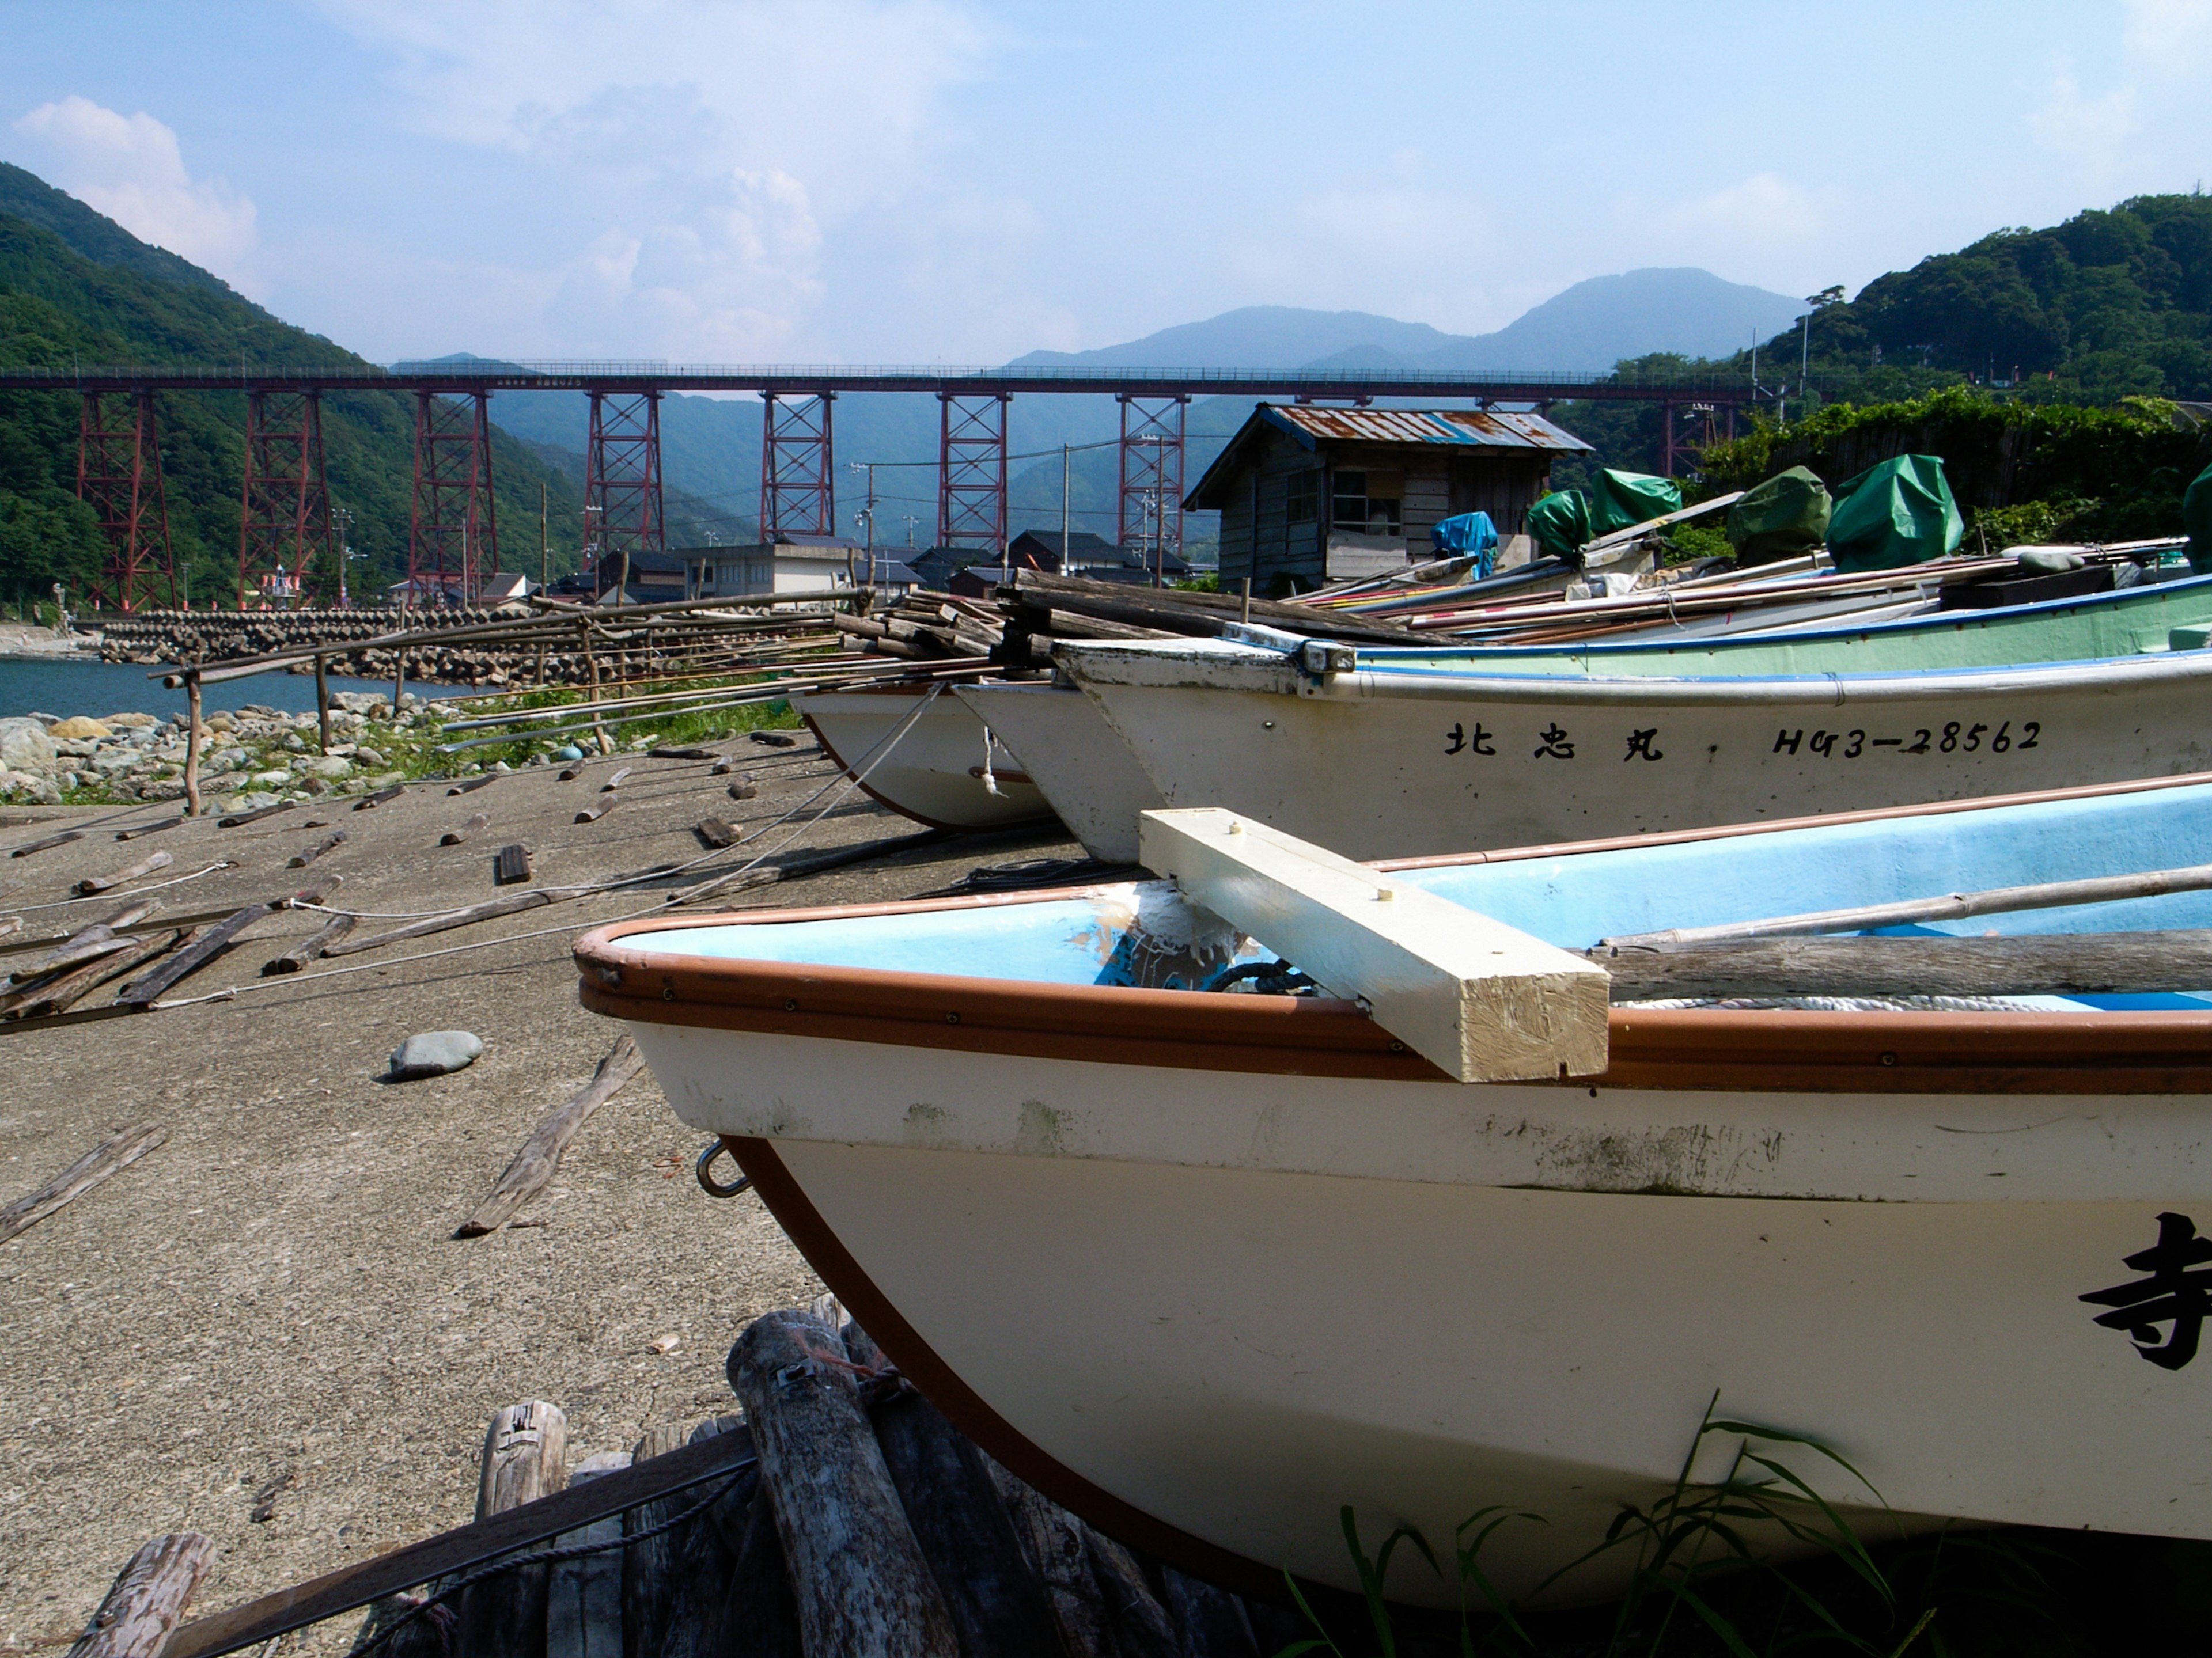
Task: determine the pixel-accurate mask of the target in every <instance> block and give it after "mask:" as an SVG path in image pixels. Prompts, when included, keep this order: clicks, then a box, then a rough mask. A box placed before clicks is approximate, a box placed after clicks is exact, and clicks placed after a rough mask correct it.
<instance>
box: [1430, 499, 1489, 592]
mask: <svg viewBox="0 0 2212 1658" xmlns="http://www.w3.org/2000/svg"><path fill="white" fill-rule="evenodd" d="M1429 539H1430V541H1431V542H1432V543H1434V544H1435V545H1436V550H1437V552H1438V553H1440V554H1442V555H1443V556H1445V557H1447V558H1463V557H1465V556H1467V555H1468V554H1469V553H1472V554H1474V556H1475V557H1476V559H1477V560H1479V561H1480V562H1478V563H1477V564H1476V565H1475V567H1474V574H1475V579H1476V580H1481V579H1482V578H1483V577H1485V576H1486V575H1488V574H1490V564H1491V560H1492V557H1493V556H1495V555H1496V552H1497V549H1498V526H1497V525H1495V524H1492V522H1491V521H1490V514H1489V513H1457V514H1455V515H1454V516H1453V517H1450V518H1448V519H1440V520H1439V521H1438V522H1437V524H1436V525H1434V526H1433V527H1432V528H1431V530H1430V531H1429Z"/></svg>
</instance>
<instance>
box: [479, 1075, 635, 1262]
mask: <svg viewBox="0 0 2212 1658" xmlns="http://www.w3.org/2000/svg"><path fill="white" fill-rule="evenodd" d="M644 1064H645V1056H644V1055H643V1054H640V1053H639V1052H638V1051H637V1044H636V1043H635V1042H632V1041H631V1040H630V1039H629V1035H628V1033H624V1034H623V1035H621V1036H618V1037H617V1038H616V1039H615V1045H614V1047H613V1048H611V1049H609V1050H608V1053H607V1056H606V1058H605V1059H603V1060H600V1061H599V1069H598V1070H597V1071H595V1072H592V1079H591V1081H589V1082H588V1083H586V1084H584V1086H583V1087H582V1088H581V1089H580V1090H577V1092H576V1093H575V1095H574V1097H572V1098H570V1099H569V1100H568V1102H565V1103H564V1104H562V1105H557V1106H556V1107H554V1108H553V1109H552V1110H551V1111H550V1112H548V1113H546V1115H545V1120H544V1121H543V1122H541V1123H539V1124H538V1127H536V1128H535V1129H534V1130H532V1133H531V1135H530V1138H529V1139H526V1140H525V1141H524V1142H523V1143H522V1149H521V1150H520V1151H518V1152H516V1153H515V1154H514V1161H513V1162H512V1163H508V1164H507V1169H506V1172H505V1173H503V1174H502V1175H500V1177H499V1179H498V1181H497V1182H496V1183H495V1184H494V1185H493V1187H492V1188H491V1193H490V1195H489V1196H488V1197H486V1198H485V1199H484V1200H483V1202H482V1203H480V1204H478V1205H477V1206H476V1209H475V1211H474V1212H472V1213H471V1215H470V1216H469V1218H467V1219H466V1220H465V1221H463V1222H462V1223H461V1224H460V1225H459V1226H458V1227H456V1228H455V1229H454V1230H453V1236H455V1237H457V1238H476V1237H482V1236H483V1235H484V1234H485V1233H487V1232H495V1231H497V1230H499V1229H500V1228H501V1227H502V1226H504V1225H506V1224H507V1222H508V1220H510V1219H511V1218H513V1215H514V1213H515V1212H516V1211H517V1210H519V1209H520V1208H521V1207H522V1206H523V1205H524V1204H526V1203H527V1202H529V1201H530V1199H532V1198H534V1197H536V1196H537V1195H538V1193H540V1192H541V1191H543V1190H544V1188H545V1184H546V1182H547V1181H550V1180H551V1179H552V1178H553V1174H554V1171H555V1170H556V1169H558V1168H560V1166H561V1154H562V1152H563V1151H566V1150H567V1149H568V1142H569V1141H570V1140H572V1139H574V1138H575V1137H576V1131H577V1130H578V1129H580V1128H581V1127H583V1126H584V1125H585V1124H586V1123H587V1122H589V1121H591V1120H592V1113H593V1112H595V1111H597V1110H598V1109H599V1108H600V1107H601V1106H603V1105H605V1103H606V1102H608V1101H609V1100H611V1099H612V1098H614V1096H616V1094H617V1093H618V1092H620V1091H621V1090H622V1087H623V1084H625V1083H627V1082H628V1081H629V1079H630V1078H632V1077H635V1075H637V1073H638V1071H639V1069H640V1067H641V1066H643V1065H644Z"/></svg>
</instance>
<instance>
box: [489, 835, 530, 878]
mask: <svg viewBox="0 0 2212 1658" xmlns="http://www.w3.org/2000/svg"><path fill="white" fill-rule="evenodd" d="M529 878H530V848H529V847H526V846H524V845H522V844H521V843H520V841H517V842H515V843H513V844H512V845H509V846H504V847H501V848H500V849H499V854H498V856H497V857H495V859H493V860H492V866H491V879H492V884H493V885H494V886H501V887H504V886H512V885H513V884H514V883H516V882H517V881H527V880H528V879H529Z"/></svg>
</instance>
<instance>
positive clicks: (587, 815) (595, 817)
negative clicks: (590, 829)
mask: <svg viewBox="0 0 2212 1658" xmlns="http://www.w3.org/2000/svg"><path fill="white" fill-rule="evenodd" d="M621 804H622V796H620V795H619V794H603V795H601V796H600V797H599V799H597V800H595V801H593V802H592V804H591V805H588V806H586V807H585V808H584V809H583V811H580V812H578V813H577V814H576V821H577V822H578V823H598V822H599V819H600V818H602V817H605V816H606V815H607V814H608V813H609V812H611V811H613V810H614V809H615V808H616V807H617V805H621Z"/></svg>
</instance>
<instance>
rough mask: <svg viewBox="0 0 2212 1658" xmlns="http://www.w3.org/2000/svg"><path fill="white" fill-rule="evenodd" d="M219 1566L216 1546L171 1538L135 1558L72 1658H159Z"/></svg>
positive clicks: (204, 1539) (189, 1535)
mask: <svg viewBox="0 0 2212 1658" xmlns="http://www.w3.org/2000/svg"><path fill="white" fill-rule="evenodd" d="M213 1564H215V1540H214V1539H213V1538H211V1537H210V1536H208V1535H207V1534H206V1533H203V1532H196V1531H183V1532H171V1533H168V1534H167V1536H164V1537H157V1538H155V1540H153V1541H152V1542H150V1543H149V1544H147V1545H146V1546H145V1547H143V1548H142V1549H140V1550H139V1551H138V1552H137V1553H136V1554H134V1555H132V1556H131V1564H129V1565H127V1566H125V1567H124V1569H123V1572H122V1575H121V1576H118V1578H117V1579H116V1580H115V1585H114V1587H113V1588H111V1589H109V1590H108V1591H107V1598H106V1600H102V1601H101V1602H100V1610H99V1611H97V1612H94V1613H93V1615H92V1621H91V1622H90V1623H89V1624H88V1625H85V1631H84V1633H83V1634H82V1635H80V1636H79V1637H77V1638H76V1645H75V1646H72V1647H71V1648H70V1649H69V1654H68V1658H159V1655H160V1653H161V1649H162V1647H163V1646H164V1645H165V1644H167V1641H168V1638H169V1632H170V1631H172V1630H173V1629H174V1628H176V1626H177V1621H178V1619H180V1618H182V1617H183V1616H184V1612H185V1606H186V1605H187V1604H188V1603H189V1602H190V1601H191V1598H192V1591H193V1590H194V1589H196V1588H198V1587H199V1582H200V1579H201V1578H202V1577H203V1576H205V1575H206V1573H207V1569H208V1568H209V1567H210V1566H211V1565H213Z"/></svg>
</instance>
